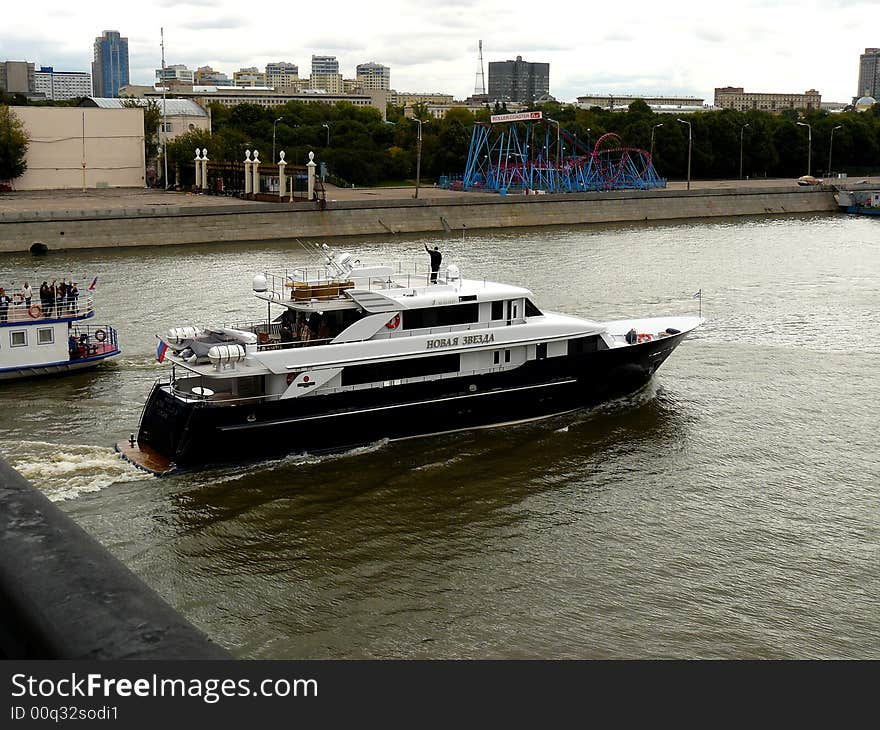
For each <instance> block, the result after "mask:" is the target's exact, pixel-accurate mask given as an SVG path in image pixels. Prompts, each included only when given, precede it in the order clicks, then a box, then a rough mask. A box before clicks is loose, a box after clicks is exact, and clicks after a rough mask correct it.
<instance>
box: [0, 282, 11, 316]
mask: <svg viewBox="0 0 880 730" xmlns="http://www.w3.org/2000/svg"><path fill="white" fill-rule="evenodd" d="M11 303H12V299H11V298H10V297H9V295H8V294H7V293H6V290H5V289H4V288H3V287H2V286H0V322H6V321H7V320H8V319H9V305H10V304H11Z"/></svg>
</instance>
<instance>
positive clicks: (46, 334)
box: [37, 327, 55, 345]
mask: <svg viewBox="0 0 880 730" xmlns="http://www.w3.org/2000/svg"><path fill="white" fill-rule="evenodd" d="M53 342H55V330H53V329H52V328H51V327H47V328H46V329H39V330H37V344H38V345H51V344H52V343H53Z"/></svg>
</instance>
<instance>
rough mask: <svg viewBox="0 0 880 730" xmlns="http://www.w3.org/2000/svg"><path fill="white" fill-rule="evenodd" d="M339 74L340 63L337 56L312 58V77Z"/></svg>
mask: <svg viewBox="0 0 880 730" xmlns="http://www.w3.org/2000/svg"><path fill="white" fill-rule="evenodd" d="M338 73H339V61H337V60H336V56H314V55H313V56H312V76H324V75H325V74H338Z"/></svg>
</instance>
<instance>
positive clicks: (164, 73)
mask: <svg viewBox="0 0 880 730" xmlns="http://www.w3.org/2000/svg"><path fill="white" fill-rule="evenodd" d="M194 79H195V75H194V74H193V72H192V71H190V70H189V69H188V68H187V67H186V66H184V65H183V64H179V63H176V64H174V65H173V66H166V67H165V68H157V69H156V82H157V83H159V84H168V85H169V86H173V85H174V84H178V85H179V84H183V85H184V86H192V85H193V82H194Z"/></svg>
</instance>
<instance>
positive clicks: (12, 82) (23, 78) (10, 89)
mask: <svg viewBox="0 0 880 730" xmlns="http://www.w3.org/2000/svg"><path fill="white" fill-rule="evenodd" d="M0 91H5V92H6V93H7V94H25V95H26V96H27V95H32V94H35V93H36V77H35V72H34V64H32V63H28V62H27V61H0Z"/></svg>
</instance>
